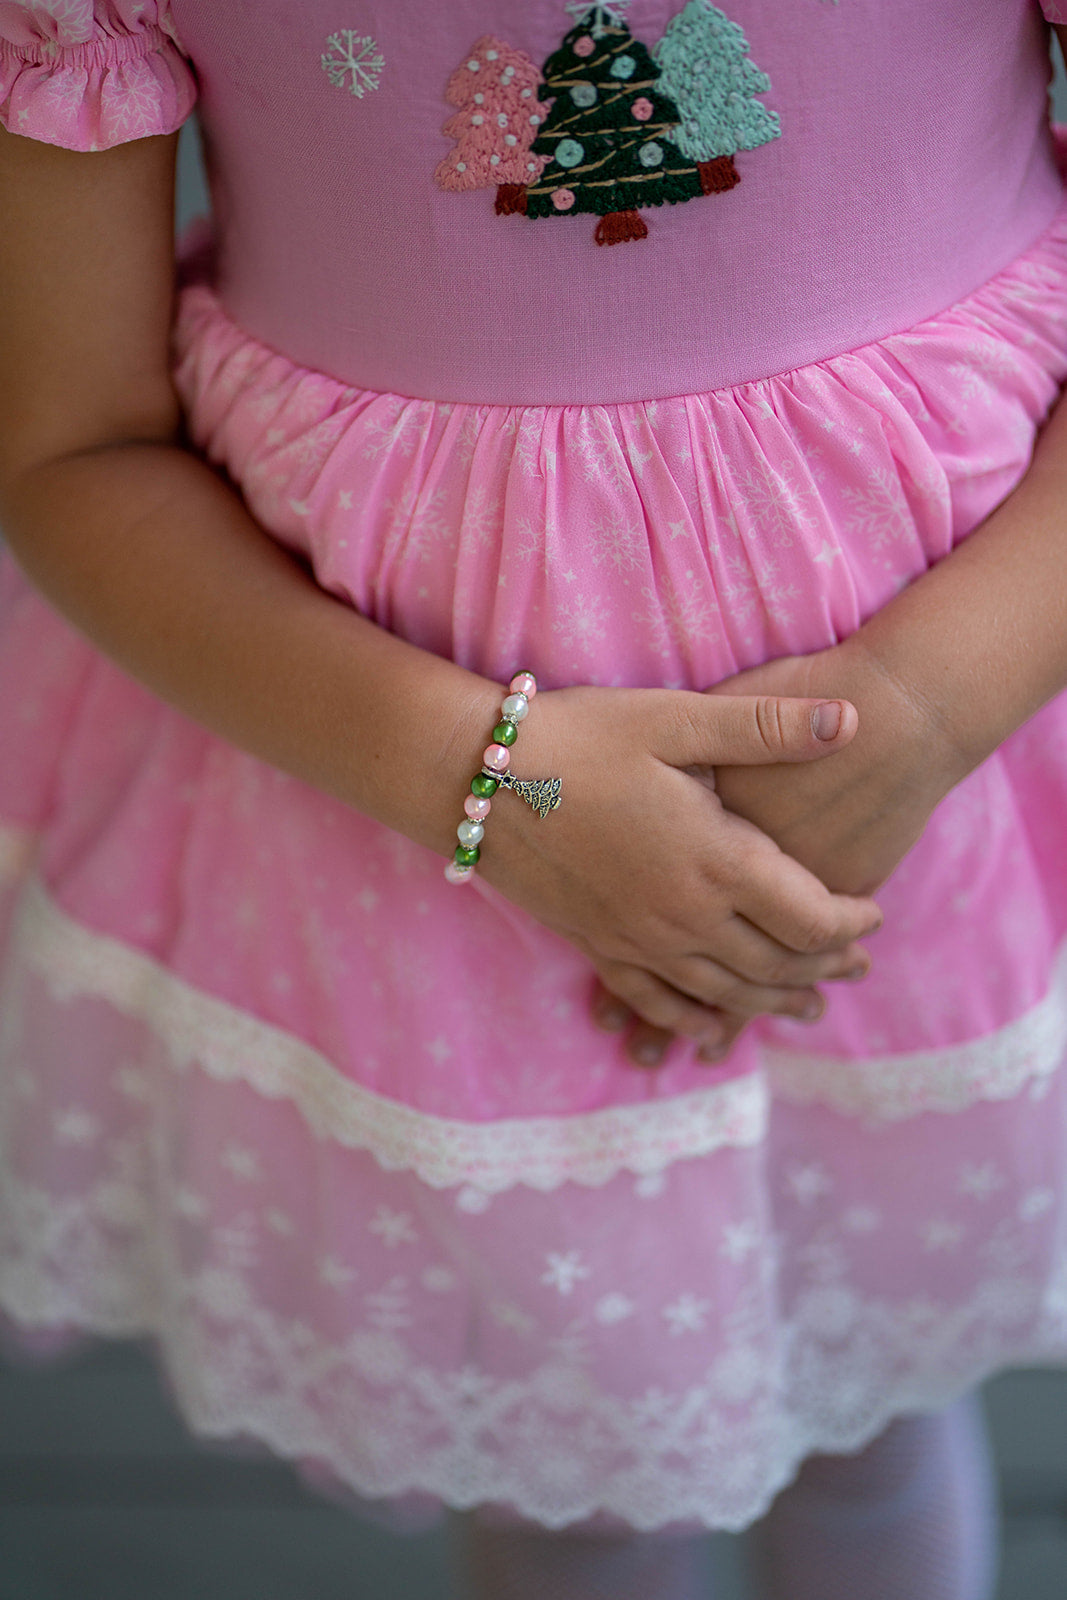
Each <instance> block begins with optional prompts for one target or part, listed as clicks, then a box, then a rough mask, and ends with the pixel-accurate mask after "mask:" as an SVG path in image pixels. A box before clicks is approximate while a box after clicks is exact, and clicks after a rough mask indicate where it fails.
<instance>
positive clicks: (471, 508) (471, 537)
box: [460, 489, 504, 549]
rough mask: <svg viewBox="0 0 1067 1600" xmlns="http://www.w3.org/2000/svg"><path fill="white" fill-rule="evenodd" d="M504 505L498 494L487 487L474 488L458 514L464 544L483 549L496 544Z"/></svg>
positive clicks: (461, 538)
mask: <svg viewBox="0 0 1067 1600" xmlns="http://www.w3.org/2000/svg"><path fill="white" fill-rule="evenodd" d="M503 516H504V506H503V502H502V500H501V499H500V497H499V496H498V495H494V494H491V493H490V491H489V490H488V489H475V490H473V491H472V492H471V494H470V495H469V497H468V498H467V499H466V500H465V501H464V503H463V510H462V512H461V516H460V540H461V543H462V544H463V545H465V546H471V545H473V546H475V547H476V548H477V549H484V548H485V546H486V545H488V544H490V543H492V544H494V545H495V544H496V542H497V540H498V539H499V535H500V525H501V522H502V521H503Z"/></svg>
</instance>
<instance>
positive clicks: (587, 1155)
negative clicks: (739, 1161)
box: [14, 881, 767, 1194]
mask: <svg viewBox="0 0 1067 1600" xmlns="http://www.w3.org/2000/svg"><path fill="white" fill-rule="evenodd" d="M14 938H15V944H16V949H17V952H18V955H19V956H20V957H21V958H22V959H23V960H25V961H26V962H27V963H28V964H29V965H30V966H31V967H32V968H33V969H34V970H35V971H36V972H37V973H38V974H39V975H40V976H41V977H42V978H43V979H44V981H45V983H46V984H47V985H48V987H49V989H50V991H51V992H52V993H53V994H54V995H55V996H56V998H57V999H59V1000H61V1001H68V1000H74V999H77V998H79V997H82V996H92V997H93V998H94V999H99V1000H106V1001H107V1002H108V1003H109V1004H110V1005H112V1006H114V1007H115V1009H116V1010H117V1011H119V1012H121V1013H122V1015H123V1016H127V1017H131V1018H134V1019H136V1020H137V1021H139V1022H142V1023H144V1024H145V1025H146V1026H147V1027H149V1028H150V1029H151V1030H152V1032H153V1034H154V1035H155V1036H156V1037H157V1038H159V1039H161V1040H162V1041H163V1042H164V1043H165V1045H166V1046H167V1049H168V1050H169V1052H170V1056H171V1059H172V1060H173V1061H174V1063H175V1065H176V1066H178V1067H181V1068H185V1067H188V1066H190V1065H196V1066H198V1067H200V1068H202V1070H203V1071H204V1072H206V1073H207V1074H208V1076H209V1077H211V1078H214V1079H216V1080H218V1081H219V1082H223V1083H230V1082H234V1081H241V1082H244V1083H247V1084H249V1085H251V1087H252V1088H254V1089H256V1090H258V1091H259V1093H260V1094H263V1095H266V1096H267V1097H268V1098H269V1099H272V1100H278V1099H285V1100H290V1101H292V1102H293V1103H294V1104H295V1105H296V1106H297V1107H298V1108H299V1109H300V1111H301V1113H302V1114H303V1116H304V1118H305V1120H306V1121H307V1122H308V1124H309V1126H310V1127H311V1128H312V1129H313V1130H314V1132H315V1133H316V1134H318V1135H319V1136H320V1137H321V1138H331V1139H335V1140H337V1141H338V1142H339V1143H340V1144H343V1145H347V1146H349V1147H350V1148H352V1149H355V1150H367V1151H369V1152H370V1153H371V1155H373V1156H374V1157H375V1159H376V1160H377V1161H378V1163H379V1165H380V1166H381V1167H383V1168H384V1169H385V1170H386V1171H398V1170H410V1171H413V1172H415V1173H416V1174H417V1175H418V1176H419V1177H420V1178H421V1179H422V1180H423V1182H425V1183H428V1184H430V1185H431V1186H432V1187H433V1188H435V1189H444V1188H451V1187H453V1186H454V1185H459V1184H462V1185H470V1186H472V1187H473V1188H475V1189H478V1190H482V1191H484V1192H485V1193H487V1194H495V1193H499V1192H500V1191H502V1190H504V1189H509V1188H512V1187H513V1186H515V1185H517V1184H526V1185H528V1186H529V1187H530V1188H532V1189H555V1188H558V1186H559V1185H560V1184H562V1183H565V1182H572V1183H581V1184H585V1185H589V1186H594V1187H599V1186H600V1185H601V1184H604V1183H606V1182H607V1181H608V1179H610V1178H612V1177H613V1176H614V1175H615V1174H616V1173H618V1172H621V1171H628V1172H634V1173H639V1174H648V1173H654V1172H661V1171H662V1170H663V1169H664V1168H665V1167H668V1166H669V1165H670V1164H671V1163H672V1162H674V1161H677V1160H680V1159H683V1158H685V1157H689V1156H699V1155H707V1154H708V1153H709V1152H710V1151H712V1150H718V1149H719V1148H720V1147H721V1146H723V1145H753V1144H757V1143H759V1141H760V1140H761V1139H762V1138H763V1136H764V1133H765V1132H766V1125H767V1087H766V1084H765V1082H764V1081H763V1078H762V1076H761V1075H759V1074H749V1075H747V1076H745V1077H743V1078H735V1079H732V1080H730V1081H729V1082H726V1083H721V1084H716V1085H714V1086H710V1087H709V1088H707V1089H699V1090H695V1091H694V1092H692V1093H690V1094H684V1095H678V1096H675V1097H673V1098H672V1099H669V1100H660V1101H651V1102H649V1101H645V1102H643V1103H642V1104H640V1105H634V1106H613V1107H610V1108H608V1109H606V1110H602V1111H591V1112H583V1113H579V1114H574V1115H569V1116H565V1117H522V1118H519V1117H511V1118H503V1119H500V1120H498V1121H493V1122H461V1121H458V1120H454V1119H452V1118H447V1117H438V1116H433V1115H431V1114H429V1113H428V1112H425V1111H416V1110H413V1109H412V1108H411V1107H410V1106H405V1105H402V1104H400V1103H399V1102H398V1101H396V1100H388V1099H386V1098H384V1097H383V1096H382V1095H378V1094H374V1093H373V1092H372V1091H371V1090H369V1089H365V1088H363V1087H362V1086H361V1085H360V1084H357V1083H353V1082H352V1081H351V1080H350V1079H349V1078H346V1077H344V1075H343V1074H342V1073H340V1072H339V1071H338V1070H337V1068H336V1067H335V1066H333V1064H332V1063H331V1062H330V1061H329V1060H328V1059H327V1058H326V1057H325V1056H324V1055H322V1054H320V1052H319V1051H317V1050H315V1049H313V1048H312V1047H311V1046H310V1045H308V1044H305V1043H304V1042H303V1040H301V1039H297V1038H295V1037H294V1036H293V1035H292V1034H290V1033H286V1032H284V1031H283V1030H282V1029H280V1028H276V1027H274V1026H272V1025H271V1024H270V1023H267V1022H262V1021H261V1020H260V1019H259V1018H257V1017H254V1016H252V1015H250V1014H249V1013H248V1012H246V1011H241V1010H238V1009H237V1007H235V1006H231V1005H228V1004H227V1003H226V1002H225V1001H223V1000H218V999H215V998H214V997H213V996H211V995H208V994H205V993H204V992H203V991H202V990H199V989H196V988H193V987H192V985H190V984H187V983H185V982H183V981H182V980H181V979H180V978H176V977H175V976H174V975H173V974H172V973H170V972H168V971H167V969H166V968H165V967H163V966H160V965H159V963H157V962H155V961H153V960H151V959H150V958H149V957H148V956H145V955H143V954H142V953H141V952H140V951H138V950H134V949H131V948H130V946H128V945H125V944H121V943H119V942H118V940H115V939H111V938H108V937H107V936H106V935H104V934H100V933H96V932H94V931H93V930H91V929H89V928H86V927H84V926H82V925H81V924H80V923H78V922H75V921H74V920H73V919H72V918H70V917H68V916H67V915H66V914H65V913H64V912H63V911H61V910H60V909H59V907H58V906H57V905H56V904H55V902H54V901H53V900H52V899H51V898H50V897H49V896H48V894H47V892H46V891H45V889H44V888H43V887H42V886H41V884H40V883H38V882H36V881H31V882H30V883H29V885H28V886H27V888H26V890H25V893H24V900H23V905H22V908H21V910H20V915H19V921H18V925H17V928H16V931H15V934H14Z"/></svg>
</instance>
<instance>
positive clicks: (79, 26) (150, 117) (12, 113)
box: [0, 0, 196, 150]
mask: <svg viewBox="0 0 1067 1600" xmlns="http://www.w3.org/2000/svg"><path fill="white" fill-rule="evenodd" d="M195 100H196V85H195V82H194V80H193V76H192V73H191V72H190V70H189V67H188V64H187V63H186V61H185V59H184V57H183V55H182V53H181V51H180V50H179V48H178V46H177V44H176V43H175V41H174V37H173V28H172V25H171V21H170V0H146V3H139V0H97V3H96V4H94V3H93V0H34V3H33V4H31V5H28V6H27V5H25V4H21V3H15V0H0V124H2V125H3V126H4V127H5V128H7V129H8V130H9V131H10V132H12V133H21V134H24V135H26V136H27V137H28V138H31V139H42V140H44V141H45V142H46V143H48V144H58V145H64V146H66V148H67V149H70V150H109V149H110V148H111V147H112V145H117V144H124V143H125V142H126V141H127V140H129V139H143V138H145V137H146V136H148V135H149V134H160V133H173V132H174V130H175V129H176V128H178V127H180V126H181V124H182V123H183V122H184V121H185V119H186V117H187V116H188V115H189V112H190V111H191V110H192V108H193V103H194V101H195Z"/></svg>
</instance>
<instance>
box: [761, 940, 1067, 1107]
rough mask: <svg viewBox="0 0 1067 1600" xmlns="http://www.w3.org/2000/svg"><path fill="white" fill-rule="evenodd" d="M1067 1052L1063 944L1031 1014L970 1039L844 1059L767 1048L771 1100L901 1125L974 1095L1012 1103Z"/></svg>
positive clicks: (1066, 966) (1066, 949) (1066, 971)
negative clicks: (936, 1047) (939, 1046)
mask: <svg viewBox="0 0 1067 1600" xmlns="http://www.w3.org/2000/svg"><path fill="white" fill-rule="evenodd" d="M1065 1053H1067V946H1064V947H1063V948H1061V950H1060V952H1059V954H1058V956H1057V958H1056V965H1055V967H1054V969H1053V973H1052V980H1051V983H1050V985H1049V991H1048V994H1047V995H1046V996H1045V998H1044V999H1043V1000H1041V1001H1039V1002H1038V1004H1037V1005H1036V1006H1034V1007H1033V1008H1032V1009H1031V1010H1030V1011H1027V1012H1024V1014H1023V1015H1022V1016H1021V1017H1016V1019H1015V1020H1014V1022H1009V1023H1007V1024H1006V1025H1005V1026H1004V1027H1003V1028H998V1029H997V1030H996V1031H995V1032H994V1033H988V1034H986V1035H985V1036H984V1037H983V1038H981V1039H975V1040H973V1041H972V1042H970V1043H968V1044H955V1045H946V1046H944V1048H942V1049H940V1050H913V1051H911V1052H909V1053H908V1054H905V1055H888V1056H869V1057H867V1058H866V1059H865V1060H862V1061H845V1060H840V1059H835V1058H834V1057H829V1056H815V1055H802V1054H800V1053H799V1052H797V1053H794V1052H792V1051H789V1050H776V1049H770V1050H767V1051H766V1061H767V1068H768V1076H769V1079H770V1084H771V1088H772V1091H773V1093H774V1096H775V1098H776V1099H782V1100H789V1101H791V1102H792V1103H793V1104H794V1105H812V1104H814V1103H816V1102H818V1103H820V1104H822V1105H826V1106H831V1107H832V1108H833V1110H835V1111H840V1112H841V1113H843V1114H844V1115H845V1116H850V1117H862V1118H864V1119H865V1120H866V1121H868V1122H899V1121H900V1120H901V1119H903V1118H905V1117H914V1116H918V1114H919V1113H920V1112H921V1111H964V1110H966V1108H967V1107H968V1106H972V1105H974V1104H975V1103H976V1102H977V1101H979V1100H1010V1099H1012V1098H1013V1097H1014V1096H1015V1095H1017V1094H1018V1093H1019V1092H1020V1091H1021V1090H1022V1089H1024V1088H1025V1087H1026V1086H1027V1084H1029V1083H1032V1082H1034V1081H1035V1080H1039V1079H1042V1078H1047V1077H1048V1076H1049V1075H1050V1074H1051V1073H1053V1072H1055V1070H1056V1069H1057V1067H1058V1066H1059V1065H1060V1063H1061V1062H1062V1061H1063V1059H1064V1054H1065Z"/></svg>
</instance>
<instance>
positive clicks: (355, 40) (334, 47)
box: [322, 28, 385, 100]
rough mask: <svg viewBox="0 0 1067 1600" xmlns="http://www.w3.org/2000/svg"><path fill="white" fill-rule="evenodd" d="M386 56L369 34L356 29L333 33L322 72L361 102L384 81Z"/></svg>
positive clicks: (327, 46) (324, 57)
mask: <svg viewBox="0 0 1067 1600" xmlns="http://www.w3.org/2000/svg"><path fill="white" fill-rule="evenodd" d="M384 66H385V57H384V56H383V55H382V54H381V51H380V50H379V49H378V45H377V43H376V42H375V40H374V39H372V38H371V37H370V36H369V35H365V34H359V33H356V32H355V30H354V29H353V28H341V29H339V31H338V32H337V33H331V34H330V37H329V38H328V39H327V41H326V50H325V53H324V55H323V57H322V70H323V72H325V74H326V76H327V77H328V78H329V80H330V82H331V83H332V84H333V86H334V88H335V89H349V90H350V91H351V92H352V94H354V95H355V97H356V99H357V100H362V99H363V96H364V95H365V94H367V93H369V92H370V91H371V90H372V89H377V88H378V85H379V84H380V82H381V77H382V68H383V67H384Z"/></svg>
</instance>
